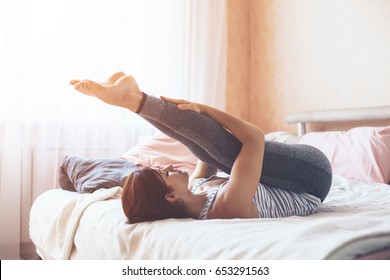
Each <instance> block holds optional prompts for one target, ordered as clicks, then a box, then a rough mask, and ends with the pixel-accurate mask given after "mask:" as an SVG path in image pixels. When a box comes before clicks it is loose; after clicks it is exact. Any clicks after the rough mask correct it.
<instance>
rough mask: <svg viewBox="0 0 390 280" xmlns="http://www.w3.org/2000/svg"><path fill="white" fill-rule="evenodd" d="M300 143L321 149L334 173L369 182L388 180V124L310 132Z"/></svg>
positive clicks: (389, 177)
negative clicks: (385, 125)
mask: <svg viewBox="0 0 390 280" xmlns="http://www.w3.org/2000/svg"><path fill="white" fill-rule="evenodd" d="M299 143H300V144H308V145H312V146H314V147H317V148H318V149H320V150H321V151H322V152H324V153H325V155H326V156H327V157H328V159H329V160H330V162H331V165H332V169H333V173H334V174H337V175H341V176H343V177H345V178H348V179H351V180H355V181H359V182H363V183H368V184H371V183H384V184H388V183H389V182H390V126H388V127H357V128H354V129H351V130H349V131H347V132H339V131H335V132H313V133H308V134H306V135H304V136H303V137H302V138H301V140H300V141H299Z"/></svg>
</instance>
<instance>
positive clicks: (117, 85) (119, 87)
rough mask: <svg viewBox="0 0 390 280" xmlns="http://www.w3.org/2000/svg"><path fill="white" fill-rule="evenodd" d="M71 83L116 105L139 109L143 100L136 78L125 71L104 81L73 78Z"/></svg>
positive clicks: (85, 92) (133, 109) (88, 93)
mask: <svg viewBox="0 0 390 280" xmlns="http://www.w3.org/2000/svg"><path fill="white" fill-rule="evenodd" d="M70 84H71V85H73V87H74V88H75V89H76V90H77V91H80V92H81V93H83V94H85V95H90V96H95V97H97V98H99V99H100V100H102V101H104V102H106V103H108V104H111V105H115V106H120V107H123V108H126V109H129V110H131V111H133V112H135V111H137V109H138V107H139V105H140V104H141V101H142V92H141V90H140V89H139V87H138V84H137V82H136V80H135V79H134V78H133V77H131V76H126V75H125V73H123V72H118V73H115V74H114V75H112V76H111V77H110V78H108V79H107V81H106V82H104V83H98V82H95V81H91V80H81V81H80V80H71V81H70Z"/></svg>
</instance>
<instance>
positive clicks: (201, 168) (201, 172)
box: [190, 160, 218, 180]
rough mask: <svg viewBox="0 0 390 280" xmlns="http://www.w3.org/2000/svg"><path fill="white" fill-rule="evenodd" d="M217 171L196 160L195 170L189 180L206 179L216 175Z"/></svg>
mask: <svg viewBox="0 0 390 280" xmlns="http://www.w3.org/2000/svg"><path fill="white" fill-rule="evenodd" d="M217 171H218V169H217V168H215V167H213V166H211V165H209V164H207V163H205V162H203V161H201V160H198V163H197V164H196V168H195V170H194V172H193V173H192V174H191V177H190V180H196V179H199V178H208V177H210V176H212V175H215V174H217Z"/></svg>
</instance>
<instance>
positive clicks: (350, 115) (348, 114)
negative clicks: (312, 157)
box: [286, 106, 390, 136]
mask: <svg viewBox="0 0 390 280" xmlns="http://www.w3.org/2000/svg"><path fill="white" fill-rule="evenodd" d="M286 121H287V123H288V124H296V125H297V133H298V136H302V135H303V134H305V133H306V124H308V123H330V122H358V121H364V122H367V121H390V106H380V107H367V108H353V109H339V110H325V111H309V112H300V113H292V114H288V115H287V117H286Z"/></svg>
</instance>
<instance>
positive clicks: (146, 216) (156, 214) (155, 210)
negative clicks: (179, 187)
mask: <svg viewBox="0 0 390 280" xmlns="http://www.w3.org/2000/svg"><path fill="white" fill-rule="evenodd" d="M170 192H171V189H170V188H169V186H168V185H167V184H166V183H165V181H164V179H163V178H162V176H161V175H160V174H159V173H158V172H157V171H155V170H153V169H151V168H149V167H140V168H139V169H137V170H135V171H133V172H132V173H131V174H130V175H129V176H128V177H127V179H126V181H125V183H124V185H123V192H122V208H123V211H124V212H125V215H126V217H127V218H128V219H129V222H130V223H131V224H134V223H139V222H146V221H156V220H164V219H169V218H188V217H189V215H188V211H187V208H186V206H185V204H184V202H183V201H182V200H181V199H179V200H178V201H176V202H174V203H173V202H169V201H168V200H167V199H166V198H165V196H166V195H167V194H169V193H170Z"/></svg>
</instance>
